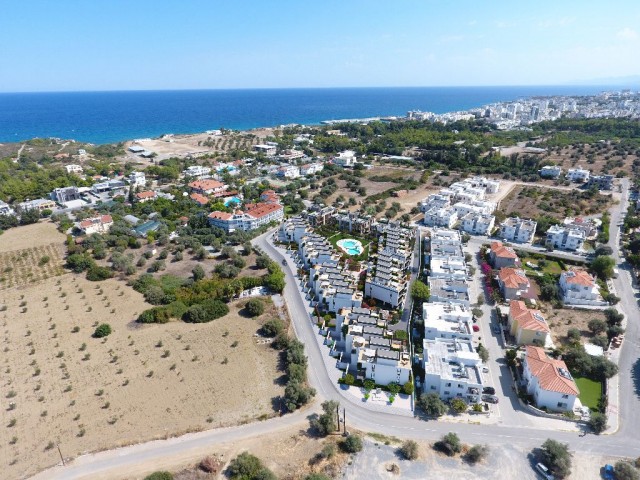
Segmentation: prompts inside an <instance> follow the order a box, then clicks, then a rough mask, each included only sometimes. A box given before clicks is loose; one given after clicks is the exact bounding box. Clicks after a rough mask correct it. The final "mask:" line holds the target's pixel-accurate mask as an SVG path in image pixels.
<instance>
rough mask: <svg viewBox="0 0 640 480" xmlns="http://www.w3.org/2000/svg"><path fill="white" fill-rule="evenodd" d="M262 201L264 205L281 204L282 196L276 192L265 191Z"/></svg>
mask: <svg viewBox="0 0 640 480" xmlns="http://www.w3.org/2000/svg"><path fill="white" fill-rule="evenodd" d="M260 201H261V202H264V203H280V195H278V194H277V193H276V192H275V191H274V190H265V191H264V192H262V193H261V194H260Z"/></svg>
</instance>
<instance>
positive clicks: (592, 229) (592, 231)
mask: <svg viewBox="0 0 640 480" xmlns="http://www.w3.org/2000/svg"><path fill="white" fill-rule="evenodd" d="M562 225H563V226H564V227H565V228H569V229H575V230H582V231H583V232H584V235H585V237H586V238H590V237H595V236H596V235H598V229H599V228H600V225H602V221H601V220H600V219H598V218H585V217H575V218H574V217H567V218H565V219H564V221H563V222H562Z"/></svg>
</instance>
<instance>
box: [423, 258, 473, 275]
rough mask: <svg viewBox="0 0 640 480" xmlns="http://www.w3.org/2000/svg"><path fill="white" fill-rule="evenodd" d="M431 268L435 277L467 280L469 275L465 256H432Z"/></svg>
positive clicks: (430, 273) (431, 273)
mask: <svg viewBox="0 0 640 480" xmlns="http://www.w3.org/2000/svg"><path fill="white" fill-rule="evenodd" d="M429 268H430V272H429V275H430V276H431V277H433V278H447V279H450V280H466V279H467V277H468V274H467V265H466V263H465V261H464V258H432V259H431V262H430V265H429Z"/></svg>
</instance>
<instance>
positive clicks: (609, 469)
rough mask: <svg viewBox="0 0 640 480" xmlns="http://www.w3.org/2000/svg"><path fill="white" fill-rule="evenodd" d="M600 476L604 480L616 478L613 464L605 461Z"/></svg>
mask: <svg viewBox="0 0 640 480" xmlns="http://www.w3.org/2000/svg"><path fill="white" fill-rule="evenodd" d="M602 478H604V479H605V480H614V479H615V478H616V475H615V473H614V471H613V465H610V464H608V463H607V464H606V465H605V466H604V468H603V469H602Z"/></svg>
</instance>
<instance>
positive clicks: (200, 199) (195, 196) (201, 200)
mask: <svg viewBox="0 0 640 480" xmlns="http://www.w3.org/2000/svg"><path fill="white" fill-rule="evenodd" d="M189 198H191V200H193V201H194V202H196V203H197V204H198V205H200V206H201V207H204V206H205V205H207V204H208V203H209V199H208V198H207V197H205V196H204V195H201V194H199V193H192V194H191V195H189Z"/></svg>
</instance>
